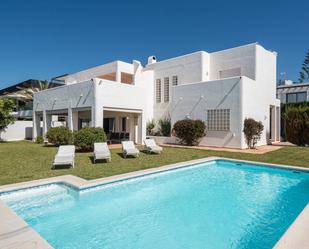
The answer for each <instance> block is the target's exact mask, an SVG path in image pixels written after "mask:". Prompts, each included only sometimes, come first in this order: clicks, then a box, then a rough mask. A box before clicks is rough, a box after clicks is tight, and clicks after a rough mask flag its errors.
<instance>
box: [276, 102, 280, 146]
mask: <svg viewBox="0 0 309 249" xmlns="http://www.w3.org/2000/svg"><path fill="white" fill-rule="evenodd" d="M276 113H277V127H276V130H277V132H276V141H278V142H280V136H281V122H280V121H281V113H280V107H278V106H277V107H276Z"/></svg>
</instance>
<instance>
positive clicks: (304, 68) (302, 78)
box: [299, 49, 309, 82]
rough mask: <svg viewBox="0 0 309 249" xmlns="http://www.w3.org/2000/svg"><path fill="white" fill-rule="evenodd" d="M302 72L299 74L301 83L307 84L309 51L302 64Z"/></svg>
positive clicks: (308, 77)
mask: <svg viewBox="0 0 309 249" xmlns="http://www.w3.org/2000/svg"><path fill="white" fill-rule="evenodd" d="M301 70H302V71H300V72H299V76H300V77H299V82H305V81H308V80H309V49H308V51H307V54H306V56H305V60H304V63H303V64H302V68H301Z"/></svg>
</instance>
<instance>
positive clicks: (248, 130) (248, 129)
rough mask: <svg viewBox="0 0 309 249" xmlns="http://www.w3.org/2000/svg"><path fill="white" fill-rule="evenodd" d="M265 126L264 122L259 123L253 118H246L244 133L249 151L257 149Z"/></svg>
mask: <svg viewBox="0 0 309 249" xmlns="http://www.w3.org/2000/svg"><path fill="white" fill-rule="evenodd" d="M263 130H264V126H263V124H262V122H260V121H259V122H258V121H256V120H254V119H253V118H246V119H245V121H244V129H243V132H244V134H245V137H246V143H247V145H248V148H249V149H253V148H255V145H256V144H257V142H258V141H259V140H260V139H261V135H262V132H263Z"/></svg>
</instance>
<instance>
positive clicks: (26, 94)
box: [6, 80, 51, 102]
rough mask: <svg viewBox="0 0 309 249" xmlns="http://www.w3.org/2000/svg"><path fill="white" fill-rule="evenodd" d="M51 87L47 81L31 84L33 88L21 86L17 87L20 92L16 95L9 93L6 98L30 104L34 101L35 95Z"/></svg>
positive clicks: (15, 93)
mask: <svg viewBox="0 0 309 249" xmlns="http://www.w3.org/2000/svg"><path fill="white" fill-rule="evenodd" d="M50 87H51V85H50V83H49V82H48V81H47V80H37V81H35V83H31V86H28V87H26V86H21V87H17V88H18V89H19V90H18V91H16V92H14V93H9V94H7V95H6V97H10V98H13V99H17V100H21V101H25V102H29V101H33V94H34V93H37V92H40V91H43V90H46V89H49V88H50Z"/></svg>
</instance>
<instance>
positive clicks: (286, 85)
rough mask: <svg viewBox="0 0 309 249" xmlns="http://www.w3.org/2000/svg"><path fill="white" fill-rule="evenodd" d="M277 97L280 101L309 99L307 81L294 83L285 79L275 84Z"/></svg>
mask: <svg viewBox="0 0 309 249" xmlns="http://www.w3.org/2000/svg"><path fill="white" fill-rule="evenodd" d="M277 97H278V99H280V101H281V103H284V104H285V103H300V102H306V101H309V82H307V83H295V82H293V81H291V80H285V81H284V82H283V84H281V85H279V86H277Z"/></svg>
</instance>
